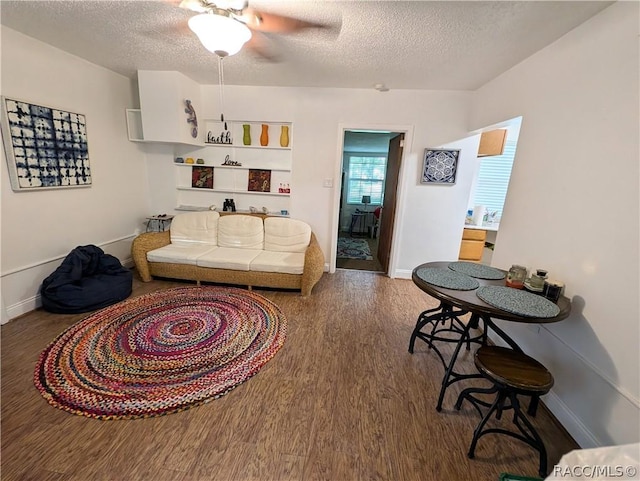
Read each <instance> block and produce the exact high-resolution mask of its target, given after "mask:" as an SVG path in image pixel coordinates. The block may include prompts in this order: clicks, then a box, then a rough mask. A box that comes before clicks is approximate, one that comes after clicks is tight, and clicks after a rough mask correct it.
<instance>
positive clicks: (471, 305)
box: [411, 261, 571, 324]
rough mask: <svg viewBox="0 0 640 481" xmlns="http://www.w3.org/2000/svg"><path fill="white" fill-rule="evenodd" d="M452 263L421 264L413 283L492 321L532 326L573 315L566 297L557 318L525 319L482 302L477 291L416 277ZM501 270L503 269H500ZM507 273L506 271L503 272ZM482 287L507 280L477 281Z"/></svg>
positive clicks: (414, 271) (428, 292)
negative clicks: (422, 272)
mask: <svg viewBox="0 0 640 481" xmlns="http://www.w3.org/2000/svg"><path fill="white" fill-rule="evenodd" d="M449 264H450V261H445V262H428V263H426V264H421V265H419V266H418V267H416V268H415V269H414V270H413V273H412V275H411V278H412V279H413V282H414V283H415V284H416V285H417V286H418V287H419V288H420V289H422V290H423V291H424V292H426V293H427V294H429V295H430V296H432V297H435V298H436V299H438V300H439V301H442V302H444V303H446V304H449V305H451V306H454V307H458V308H460V309H463V310H465V311H469V312H473V313H475V314H479V315H481V316H489V317H490V318H492V319H504V320H506V321H515V322H524V323H530V324H543V323H550V322H558V321H561V320H563V319H566V318H567V317H569V314H570V313H571V301H570V300H569V299H567V298H566V297H564V296H561V297H560V299H558V302H557V303H556V304H557V306H558V308H559V309H560V312H559V313H558V315H556V316H555V317H543V318H538V317H525V316H521V315H518V314H513V313H510V312H507V311H503V310H501V309H498V308H496V307H493V306H491V305H489V304H487V303H486V302H484V301H482V300H481V299H480V298H479V297H478V296H477V295H476V290H475V289H474V290H467V291H460V290H454V289H446V288H444V287H438V286H435V285H433V284H429V283H428V282H425V281H424V280H423V279H421V278H420V277H418V276H417V275H416V272H417V270H418V269H420V268H423V267H435V268H441V269H448V268H449ZM500 270H501V269H500ZM503 272H505V273H506V271H503ZM476 280H477V281H478V283H479V284H480V287H482V286H504V285H505V279H500V280H489V279H476Z"/></svg>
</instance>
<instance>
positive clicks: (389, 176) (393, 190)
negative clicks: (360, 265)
mask: <svg viewBox="0 0 640 481" xmlns="http://www.w3.org/2000/svg"><path fill="white" fill-rule="evenodd" d="M403 147H404V134H399V135H397V136H396V137H394V138H392V139H391V141H390V142H389V157H388V159H387V173H386V176H385V184H384V201H383V203H382V214H381V216H380V240H379V242H378V260H379V261H380V264H381V265H382V271H383V272H384V273H385V274H389V258H390V257H391V240H392V239H393V226H394V224H395V222H394V221H395V218H396V194H397V191H398V177H399V176H400V161H401V160H402V148H403Z"/></svg>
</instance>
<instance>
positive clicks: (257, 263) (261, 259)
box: [250, 251, 304, 274]
mask: <svg viewBox="0 0 640 481" xmlns="http://www.w3.org/2000/svg"><path fill="white" fill-rule="evenodd" d="M250 270H252V271H256V272H278V273H283V274H302V271H304V253H303V252H274V251H262V252H261V253H260V255H259V256H258V257H256V258H255V259H253V260H252V261H251V267H250Z"/></svg>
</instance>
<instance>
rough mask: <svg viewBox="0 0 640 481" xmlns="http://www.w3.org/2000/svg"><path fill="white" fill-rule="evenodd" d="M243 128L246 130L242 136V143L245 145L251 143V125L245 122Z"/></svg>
mask: <svg viewBox="0 0 640 481" xmlns="http://www.w3.org/2000/svg"><path fill="white" fill-rule="evenodd" d="M242 130H243V132H244V134H243V136H242V143H243V144H244V145H251V125H249V124H243V125H242Z"/></svg>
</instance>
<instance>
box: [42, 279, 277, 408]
mask: <svg viewBox="0 0 640 481" xmlns="http://www.w3.org/2000/svg"><path fill="white" fill-rule="evenodd" d="M286 330H287V320H286V318H285V316H284V315H283V314H282V312H281V311H280V309H279V308H278V306H276V305H275V304H274V303H273V302H271V301H270V300H268V299H266V298H264V297H262V296H260V295H258V294H255V293H253V292H251V291H245V290H242V289H235V288H221V287H180V288H176V289H167V290H164V291H158V292H154V293H151V294H146V295H143V296H140V297H136V298H132V299H128V300H125V301H123V302H120V303H118V304H115V305H113V306H110V307H107V308H105V309H103V310H101V311H98V312H96V313H94V314H92V315H90V316H89V317H87V318H86V319H84V320H82V321H80V322H78V323H77V324H74V325H73V326H71V327H69V328H68V329H67V330H66V331H64V332H63V333H62V334H60V335H59V336H58V337H57V338H56V339H55V340H54V341H53V342H52V343H51V344H50V345H49V346H48V347H47V348H46V349H45V350H44V351H43V352H42V354H41V355H40V359H39V360H38V363H37V365H36V369H35V373H34V383H35V385H36V387H37V388H38V390H39V391H40V393H41V394H42V396H43V397H44V398H45V399H46V400H47V402H49V404H51V405H53V406H55V407H57V408H60V409H64V410H65V411H68V412H71V413H74V414H79V415H82V416H88V417H92V418H98V419H123V418H138V417H151V416H161V415H164V414H169V413H173V412H177V411H181V410H184V409H188V408H190V407H193V406H197V405H199V404H203V403H206V402H208V401H211V400H213V399H216V398H218V397H220V396H223V395H224V394H226V393H228V392H229V391H231V390H232V389H233V388H235V387H236V386H238V385H239V384H241V383H243V382H244V381H246V380H247V379H249V378H250V377H252V376H253V375H254V374H256V373H257V372H258V371H259V370H260V368H261V367H262V366H264V365H265V364H266V363H267V362H268V361H269V360H270V359H271V358H273V356H274V355H275V354H276V352H278V350H279V349H280V348H281V347H282V345H283V344H284V341H285V337H286Z"/></svg>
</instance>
